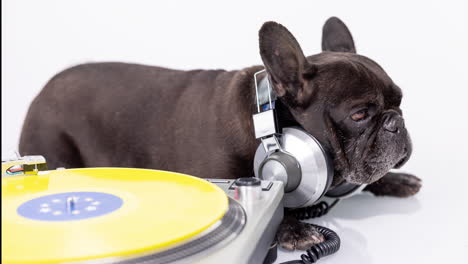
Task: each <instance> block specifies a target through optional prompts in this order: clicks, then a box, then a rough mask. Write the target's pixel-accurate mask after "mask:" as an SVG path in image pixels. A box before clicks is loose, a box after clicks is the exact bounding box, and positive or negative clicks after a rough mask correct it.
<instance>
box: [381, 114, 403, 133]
mask: <svg viewBox="0 0 468 264" xmlns="http://www.w3.org/2000/svg"><path fill="white" fill-rule="evenodd" d="M404 127H405V123H404V121H403V118H402V117H401V115H400V114H399V113H398V112H396V111H393V110H390V111H389V112H388V113H387V114H386V115H385V117H384V122H383V128H384V129H385V130H386V131H388V132H391V133H398V131H399V130H400V129H401V128H404Z"/></svg>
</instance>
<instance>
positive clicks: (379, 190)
mask: <svg viewBox="0 0 468 264" xmlns="http://www.w3.org/2000/svg"><path fill="white" fill-rule="evenodd" d="M421 185H422V181H421V179H419V178H418V177H416V176H414V175H411V174H407V173H400V172H397V173H394V172H389V173H387V174H386V175H385V176H384V177H382V178H381V179H379V180H378V181H376V182H374V183H371V184H369V185H367V186H366V188H365V189H364V191H369V192H371V193H373V194H375V195H378V196H382V195H388V196H394V197H409V196H412V195H415V194H416V193H417V192H419V189H421Z"/></svg>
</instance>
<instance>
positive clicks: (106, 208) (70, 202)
mask: <svg viewBox="0 0 468 264" xmlns="http://www.w3.org/2000/svg"><path fill="white" fill-rule="evenodd" d="M122 204H123V200H122V199H121V198H119V197H117V196H115V195H112V194H108V193H102V192H66V193H56V194H51V195H46V196H42V197H38V198H35V199H32V200H29V201H27V202H25V203H23V204H21V205H20V206H19V207H18V209H17V212H18V214H19V215H21V216H23V217H26V218H29V219H33V220H39V221H72V220H81V219H87V218H93V217H97V216H101V215H105V214H108V213H111V212H113V211H115V210H117V209H119V208H120V207H121V206H122Z"/></svg>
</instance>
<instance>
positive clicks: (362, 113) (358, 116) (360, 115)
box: [351, 108, 369, 121]
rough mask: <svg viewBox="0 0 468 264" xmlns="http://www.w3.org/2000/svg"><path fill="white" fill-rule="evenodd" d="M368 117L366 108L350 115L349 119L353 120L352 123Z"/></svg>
mask: <svg viewBox="0 0 468 264" xmlns="http://www.w3.org/2000/svg"><path fill="white" fill-rule="evenodd" d="M368 115H369V114H368V111H367V108H366V109H362V110H359V111H357V112H356V113H354V114H352V115H351V119H352V120H354V121H361V120H364V119H366V117H367V116H368Z"/></svg>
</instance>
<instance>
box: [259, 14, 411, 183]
mask: <svg viewBox="0 0 468 264" xmlns="http://www.w3.org/2000/svg"><path fill="white" fill-rule="evenodd" d="M322 38H323V39H322V49H323V52H322V53H320V54H317V55H313V56H309V57H306V56H305V55H304V54H303V52H302V49H301V47H300V46H299V43H298V42H297V41H296V39H295V38H294V36H293V35H292V34H291V33H290V32H289V31H288V30H287V29H286V28H285V27H284V26H282V25H280V24H277V23H275V22H266V23H265V24H264V25H263V26H262V28H261V29H260V32H259V40H260V54H261V57H262V60H263V62H264V65H265V68H266V70H267V72H268V74H269V75H270V79H271V81H272V86H273V89H274V91H275V92H276V95H277V96H278V98H279V100H280V102H281V103H282V104H283V105H284V106H285V107H286V109H287V110H288V112H289V115H290V116H291V117H292V119H294V122H297V123H298V124H299V125H300V126H302V127H303V128H304V129H305V130H306V131H307V132H308V133H310V134H312V135H313V136H315V137H316V138H317V139H318V140H319V141H320V142H321V144H322V145H323V146H324V147H325V149H326V150H327V151H328V152H329V153H330V154H331V155H332V157H333V161H334V166H335V168H334V169H335V179H334V182H341V181H343V180H346V181H347V182H351V183H357V184H362V183H371V182H374V181H376V180H378V179H380V178H381V177H382V176H384V175H385V174H386V173H387V172H388V171H389V170H390V169H392V168H398V167H400V166H402V165H403V164H404V163H405V162H406V161H407V160H408V158H409V156H410V154H411V141H410V138H409V135H408V132H407V130H406V128H405V125H404V120H403V117H402V111H401V109H400V102H401V99H402V92H401V89H400V88H399V87H398V86H397V85H396V84H395V83H393V81H392V79H390V77H389V76H388V75H387V74H386V73H385V71H384V70H383V69H382V68H381V67H380V66H379V65H378V64H377V63H376V62H374V61H373V60H371V59H369V58H367V57H364V56H361V55H358V54H356V49H355V46H354V41H353V38H352V36H351V33H350V32H349V30H348V28H347V27H346V26H345V24H344V23H343V22H342V21H341V20H339V19H338V18H335V17H332V18H330V19H328V20H327V22H326V23H325V25H324V27H323V36H322Z"/></svg>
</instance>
